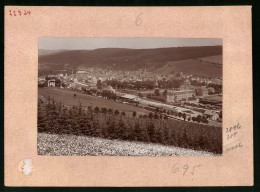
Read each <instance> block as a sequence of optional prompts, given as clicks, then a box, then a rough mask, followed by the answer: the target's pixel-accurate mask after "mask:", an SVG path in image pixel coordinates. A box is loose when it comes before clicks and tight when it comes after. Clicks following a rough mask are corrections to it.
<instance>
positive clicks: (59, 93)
mask: <svg viewBox="0 0 260 192" xmlns="http://www.w3.org/2000/svg"><path fill="white" fill-rule="evenodd" d="M38 94H39V96H42V97H44V98H45V99H47V98H48V97H51V98H54V99H55V101H56V102H62V103H64V105H67V106H73V105H76V106H77V105H79V103H80V104H81V105H82V107H85V108H87V107H88V106H94V107H95V106H98V107H100V108H101V107H105V108H111V109H113V110H120V111H124V112H125V113H126V114H127V115H132V113H133V112H134V111H136V112H137V113H139V114H142V115H143V114H148V113H149V112H148V111H147V110H144V109H141V108H139V107H136V106H133V105H128V104H124V103H119V102H116V101H113V100H108V99H105V98H102V97H95V96H91V95H87V94H84V93H79V92H76V96H74V94H75V91H72V90H68V89H60V88H54V87H44V88H39V89H38Z"/></svg>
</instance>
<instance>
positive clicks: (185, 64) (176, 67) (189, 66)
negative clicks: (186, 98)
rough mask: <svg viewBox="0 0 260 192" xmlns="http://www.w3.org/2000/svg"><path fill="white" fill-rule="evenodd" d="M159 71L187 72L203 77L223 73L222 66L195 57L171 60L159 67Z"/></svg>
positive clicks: (168, 72) (163, 72)
mask: <svg viewBox="0 0 260 192" xmlns="http://www.w3.org/2000/svg"><path fill="white" fill-rule="evenodd" d="M156 72H157V73H160V74H170V73H172V72H175V73H179V72H183V73H185V74H193V75H197V76H202V77H213V78H214V77H220V76H221V75H222V68H221V66H216V65H211V64H208V63H203V62H201V61H198V60H195V59H188V60H181V61H170V62H168V63H167V64H165V65H164V66H162V67H161V68H159V69H157V71H156Z"/></svg>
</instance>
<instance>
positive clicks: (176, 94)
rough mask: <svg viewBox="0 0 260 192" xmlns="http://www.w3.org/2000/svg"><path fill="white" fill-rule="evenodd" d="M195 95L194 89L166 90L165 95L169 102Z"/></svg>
mask: <svg viewBox="0 0 260 192" xmlns="http://www.w3.org/2000/svg"><path fill="white" fill-rule="evenodd" d="M194 96H195V91H194V90H180V91H175V90H168V91H167V95H166V101H167V102H169V103H174V102H179V101H181V100H188V99H189V98H192V97H194Z"/></svg>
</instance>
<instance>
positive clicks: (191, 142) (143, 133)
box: [38, 98, 222, 153]
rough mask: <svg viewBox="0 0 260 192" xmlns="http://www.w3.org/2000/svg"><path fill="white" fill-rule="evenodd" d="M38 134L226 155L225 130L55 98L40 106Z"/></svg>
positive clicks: (41, 101)
mask: <svg viewBox="0 0 260 192" xmlns="http://www.w3.org/2000/svg"><path fill="white" fill-rule="evenodd" d="M38 131H39V132H47V133H56V134H74V135H86V136H93V137H102V138H108V139H121V140H128V141H143V142H153V143H161V144H166V145H173V146H179V147H185V148H191V149H201V150H207V151H211V152H214V153H221V152H222V139H221V138H222V130H221V128H219V127H212V126H206V125H201V124H195V123H190V122H184V121H176V120H172V119H167V118H166V119H165V118H161V117H160V116H159V115H158V114H152V113H151V114H149V115H148V116H145V115H142V117H141V116H140V115H139V116H138V115H137V113H136V112H133V113H132V115H126V114H125V112H123V111H121V112H120V111H119V110H114V111H113V110H111V109H106V108H101V109H100V108H98V107H95V108H92V107H88V108H87V109H85V108H83V107H82V106H81V105H79V106H73V107H70V108H67V107H64V106H63V104H62V103H56V102H55V101H54V99H50V98H49V99H47V101H46V102H44V101H43V100H39V103H38Z"/></svg>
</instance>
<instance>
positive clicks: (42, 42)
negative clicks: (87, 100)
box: [39, 37, 222, 50]
mask: <svg viewBox="0 0 260 192" xmlns="http://www.w3.org/2000/svg"><path fill="white" fill-rule="evenodd" d="M213 45H222V39H207V38H203V39H201V38H196V39H187V38H185V39H180V38H82V37H78V38H60V37H54V38H49V37H40V38H39V49H47V50H58V49H69V50H77V49H78V50H81V49H97V48H106V47H113V48H133V49H146V48H147V49H149V48H161V47H183V46H213Z"/></svg>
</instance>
